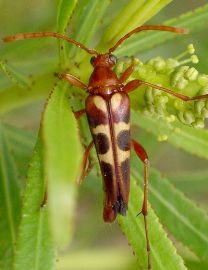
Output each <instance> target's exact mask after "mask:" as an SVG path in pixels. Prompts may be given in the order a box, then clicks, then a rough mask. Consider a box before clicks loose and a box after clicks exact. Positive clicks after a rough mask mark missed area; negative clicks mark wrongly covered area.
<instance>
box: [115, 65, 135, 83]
mask: <svg viewBox="0 0 208 270" xmlns="http://www.w3.org/2000/svg"><path fill="white" fill-rule="evenodd" d="M133 71H134V64H131V65H130V66H129V67H128V68H127V69H126V70H125V71H124V72H123V74H122V75H121V77H120V78H119V82H120V83H123V82H125V81H126V80H127V79H128V78H129V77H130V76H131V74H132V72H133Z"/></svg>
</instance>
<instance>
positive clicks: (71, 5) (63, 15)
mask: <svg viewBox="0 0 208 270" xmlns="http://www.w3.org/2000/svg"><path fill="white" fill-rule="evenodd" d="M76 5H77V0H70V1H68V0H60V1H59V4H58V13H57V31H58V32H59V33H62V34H64V33H65V32H66V28H67V24H68V22H69V19H70V17H71V16H72V14H73V12H74V9H75V7H76ZM58 43H59V56H60V62H61V64H62V66H63V67H65V65H66V64H67V61H66V60H67V59H66V58H67V50H66V46H67V43H66V41H64V40H59V41H58Z"/></svg>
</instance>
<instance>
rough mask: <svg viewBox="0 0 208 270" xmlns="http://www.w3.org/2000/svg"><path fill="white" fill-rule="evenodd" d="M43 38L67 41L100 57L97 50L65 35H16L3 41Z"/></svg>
mask: <svg viewBox="0 0 208 270" xmlns="http://www.w3.org/2000/svg"><path fill="white" fill-rule="evenodd" d="M41 37H54V38H58V39H63V40H66V41H67V42H69V43H73V44H75V45H76V46H77V47H79V48H81V49H82V50H85V51H86V52H88V53H89V54H96V55H99V53H98V52H97V51H96V50H93V49H88V48H87V47H85V46H84V45H83V44H82V43H80V42H78V41H76V40H74V39H71V38H69V37H67V36H64V35H62V34H60V33H55V32H39V33H25V34H16V35H12V36H7V37H4V38H3V40H4V41H5V42H11V41H16V40H22V39H28V38H41Z"/></svg>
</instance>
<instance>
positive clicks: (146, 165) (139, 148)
mask: <svg viewBox="0 0 208 270" xmlns="http://www.w3.org/2000/svg"><path fill="white" fill-rule="evenodd" d="M131 143H132V146H133V147H134V151H135V152H136V154H137V156H138V157H139V159H140V160H141V161H142V162H143V164H144V199H143V205H142V211H141V213H142V214H143V216H144V226H145V236H146V243H147V254H148V269H151V258H150V242H149V234H148V224H147V197H148V171H149V159H148V155H147V153H146V151H145V150H144V148H143V147H142V146H141V145H140V144H139V143H137V142H136V141H135V140H131Z"/></svg>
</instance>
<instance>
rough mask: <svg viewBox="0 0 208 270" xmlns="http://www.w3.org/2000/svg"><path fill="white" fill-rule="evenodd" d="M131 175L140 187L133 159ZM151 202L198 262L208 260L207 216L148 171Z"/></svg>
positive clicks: (136, 165) (140, 178)
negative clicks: (195, 256)
mask: <svg viewBox="0 0 208 270" xmlns="http://www.w3.org/2000/svg"><path fill="white" fill-rule="evenodd" d="M132 167H133V175H134V177H136V178H137V179H139V181H140V184H141V185H142V184H143V180H142V175H141V174H140V173H138V172H142V165H141V164H139V162H138V161H137V160H136V159H135V158H134V159H133V166H132ZM149 188H150V196H149V199H150V202H151V204H152V206H154V209H155V211H156V214H157V215H158V217H159V218H160V220H161V222H162V224H164V225H165V226H166V227H167V228H168V230H169V231H170V232H171V233H172V234H173V235H174V237H175V238H176V239H177V240H179V241H181V242H182V243H183V244H184V245H186V246H188V247H189V248H190V250H192V251H193V252H194V253H195V254H196V255H197V256H198V257H199V258H200V259H201V260H208V235H207V228H208V215H207V214H206V213H205V211H203V210H202V209H200V208H199V207H197V206H196V205H195V204H194V203H193V202H192V201H191V200H189V199H188V198H187V197H185V195H184V194H183V193H182V192H181V191H179V190H178V189H176V188H175V187H173V186H172V185H171V184H170V182H169V181H168V180H167V179H164V178H162V177H161V176H160V173H159V172H157V171H156V170H154V169H153V168H151V170H150V176H149Z"/></svg>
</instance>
